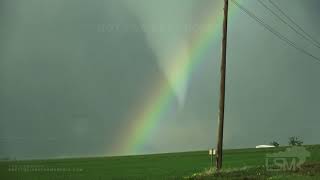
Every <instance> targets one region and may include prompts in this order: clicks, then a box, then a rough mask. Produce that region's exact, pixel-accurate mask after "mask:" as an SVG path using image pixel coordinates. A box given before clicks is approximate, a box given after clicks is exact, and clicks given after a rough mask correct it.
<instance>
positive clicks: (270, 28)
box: [231, 0, 320, 62]
mask: <svg viewBox="0 0 320 180" xmlns="http://www.w3.org/2000/svg"><path fill="white" fill-rule="evenodd" d="M231 2H233V3H234V4H235V5H236V6H237V7H238V8H239V9H240V10H242V11H243V12H244V13H246V14H247V15H248V16H250V17H251V18H252V19H254V20H255V21H256V22H258V23H259V24H260V25H262V26H263V27H264V28H265V29H267V30H268V31H270V32H271V33H272V34H274V35H275V36H277V37H278V38H279V39H281V40H282V41H284V42H285V43H287V44H288V45H290V46H291V47H293V48H295V49H296V50H298V51H299V52H301V53H303V54H306V55H308V56H310V57H312V58H313V59H314V60H316V61H318V62H320V58H318V57H316V56H314V55H313V54H311V53H309V52H308V51H306V50H304V49H302V48H300V47H299V46H297V45H296V44H295V43H294V42H293V41H290V40H289V39H288V38H286V37H285V36H284V35H282V34H281V33H279V32H278V31H277V30H275V29H274V28H272V27H271V26H269V25H268V24H266V23H265V22H264V21H263V20H262V19H260V18H258V17H257V16H256V15H255V14H254V13H252V12H250V11H249V10H248V9H247V8H245V7H243V6H242V5H240V4H239V3H238V2H237V1H236V0H231Z"/></svg>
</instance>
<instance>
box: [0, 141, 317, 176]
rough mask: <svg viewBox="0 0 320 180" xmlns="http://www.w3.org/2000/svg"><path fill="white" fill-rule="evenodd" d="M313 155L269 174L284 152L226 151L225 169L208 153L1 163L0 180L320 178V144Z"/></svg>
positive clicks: (261, 150) (274, 150)
mask: <svg viewBox="0 0 320 180" xmlns="http://www.w3.org/2000/svg"><path fill="white" fill-rule="evenodd" d="M305 147H306V149H307V150H308V151H309V152H310V153H311V156H310V157H309V158H308V159H307V162H306V163H305V164H304V165H303V168H302V170H299V171H295V172H270V171H266V168H265V161H266V154H267V153H272V152H277V151H284V150H285V147H281V148H271V149H238V150H226V151H224V169H223V170H222V171H221V172H219V173H216V172H214V171H213V170H211V169H210V165H211V162H210V157H209V155H208V152H207V151H199V152H184V153H169V154H157V155H141V156H121V157H99V158H78V159H57V160H34V161H8V162H5V161H3V162H0V179H3V180H11V179H12V180H14V179H23V180H24V179H26V180H38V179H39V180H58V179H59V180H60V179H63V180H73V179H74V180H84V179H88V180H105V179H106V180H108V179H119V180H124V179H236V178H238V179H320V145H312V146H305Z"/></svg>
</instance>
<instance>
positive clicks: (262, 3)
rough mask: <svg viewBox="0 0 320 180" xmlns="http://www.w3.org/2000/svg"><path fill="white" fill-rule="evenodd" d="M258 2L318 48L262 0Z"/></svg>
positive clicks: (317, 45) (319, 46)
mask: <svg viewBox="0 0 320 180" xmlns="http://www.w3.org/2000/svg"><path fill="white" fill-rule="evenodd" d="M258 2H259V3H260V4H261V5H262V6H263V7H265V8H266V9H267V10H268V11H270V12H271V13H272V14H273V15H275V16H276V17H277V18H278V19H280V20H281V21H282V22H283V23H284V24H286V25H287V26H288V27H289V28H290V29H292V30H293V31H294V32H296V33H297V34H299V35H300V36H301V37H302V38H304V39H305V40H307V41H309V42H310V43H312V44H313V45H315V46H316V47H318V48H320V45H319V44H317V43H315V42H313V41H312V40H310V39H309V38H308V37H306V35H304V34H302V33H301V32H299V31H298V30H297V29H296V28H295V27H293V26H292V25H290V24H289V23H288V22H287V21H286V20H284V19H283V18H282V17H280V16H279V15H278V14H277V13H276V12H274V11H273V10H272V9H271V8H269V7H268V6H267V5H266V4H265V3H264V2H263V1H262V0H258Z"/></svg>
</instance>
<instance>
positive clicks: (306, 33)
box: [269, 0, 320, 47]
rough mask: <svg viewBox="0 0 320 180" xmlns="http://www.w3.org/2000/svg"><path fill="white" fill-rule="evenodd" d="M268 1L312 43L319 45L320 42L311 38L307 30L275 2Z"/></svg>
mask: <svg viewBox="0 0 320 180" xmlns="http://www.w3.org/2000/svg"><path fill="white" fill-rule="evenodd" d="M269 2H270V3H271V4H272V5H273V6H274V7H275V8H276V9H277V10H278V11H279V12H280V13H281V14H282V15H283V16H285V17H286V18H287V19H288V20H289V21H290V22H291V23H292V24H294V25H295V26H296V27H298V28H299V30H300V31H302V32H303V33H304V34H305V35H306V36H307V37H308V38H309V39H310V40H312V41H313V42H314V43H316V44H317V45H318V46H317V47H319V46H320V43H319V42H318V41H317V40H316V39H315V38H313V37H312V36H311V35H310V34H309V33H308V32H306V31H305V30H304V29H303V28H302V27H301V26H300V25H299V24H298V23H296V22H295V21H294V20H293V19H292V18H290V16H289V15H288V14H287V13H285V12H284V11H283V10H282V9H281V8H280V7H279V6H278V5H277V4H276V3H275V2H273V1H272V0H269Z"/></svg>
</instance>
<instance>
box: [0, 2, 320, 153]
mask: <svg viewBox="0 0 320 180" xmlns="http://www.w3.org/2000/svg"><path fill="white" fill-rule="evenodd" d="M133 1H135V3H134V4H132V2H133ZM241 3H242V4H243V5H245V6H246V7H248V8H250V10H252V11H253V12H255V13H256V14H257V15H258V16H259V17H263V18H264V20H265V21H266V22H267V23H269V24H271V25H272V26H273V27H274V28H276V29H277V30H279V31H281V32H282V33H283V34H285V35H286V36H287V37H288V38H290V39H292V40H294V41H295V42H297V44H299V46H301V47H303V48H305V49H306V50H308V51H310V52H312V53H313V54H315V55H316V56H318V57H320V53H319V52H320V51H319V48H316V47H313V46H312V45H310V43H309V42H307V41H305V40H304V39H302V38H301V37H299V36H298V35H297V34H295V32H293V31H292V30H290V29H289V28H288V27H286V26H285V25H284V24H282V23H281V21H279V20H278V19H276V18H275V17H274V16H272V14H270V13H269V12H268V11H267V10H265V9H263V7H262V6H261V5H259V4H258V3H257V2H256V1H254V0H243V1H241ZM277 3H278V4H279V5H280V6H281V7H283V9H284V10H285V11H286V12H287V13H288V14H289V15H290V16H291V17H292V18H293V19H295V20H296V21H297V22H299V24H300V25H301V26H302V27H304V28H305V29H306V30H307V31H308V32H309V33H310V34H311V35H312V36H313V37H314V38H316V39H317V40H318V41H320V24H319V23H318V19H319V17H320V14H319V11H318V10H319V8H320V2H319V1H317V0H279V1H277ZM221 5H222V3H220V2H218V0H201V1H198V0H184V1H183V0H174V1H169V0H165V1H156V0H152V1H148V0H131V1H130V0H91V1H87V0H68V1H65V0H55V1H52V0H15V1H11V0H2V1H1V2H0V27H1V29H0V157H17V158H44V157H50V158H54V157H64V156H95V155H119V152H117V151H114V147H115V146H117V145H118V144H119V143H120V142H119V141H121V139H120V138H118V136H119V134H121V133H125V132H123V131H124V129H125V128H124V127H125V126H126V125H127V124H131V122H132V121H133V120H134V119H132V118H129V117H128V116H129V113H131V112H132V111H134V109H136V108H137V107H139V108H144V107H140V106H142V105H143V104H142V102H144V101H145V98H146V94H152V92H149V90H150V89H152V88H150V86H153V85H154V84H155V82H162V83H163V82H164V84H167V85H169V86H170V85H172V84H171V83H170V79H168V76H167V75H166V65H168V64H169V66H170V62H164V61H165V60H166V57H167V54H166V53H167V52H168V51H169V50H170V51H171V50H173V51H174V50H175V49H174V48H171V47H175V45H178V44H180V43H183V44H184V45H185V46H188V45H190V44H191V43H192V42H191V36H192V32H190V33H189V34H188V33H180V32H179V31H168V32H161V33H150V32H149V31H148V30H149V29H148V28H147V29H144V30H141V29H138V30H137V29H133V28H134V27H137V26H139V25H147V26H146V27H148V24H149V25H150V24H157V23H158V24H159V23H162V24H165V23H167V24H171V25H172V24H179V23H180V24H181V23H184V24H196V23H197V22H198V21H200V20H201V19H203V18H204V17H205V15H206V11H209V10H211V11H212V10H215V11H221V10H222V6H221ZM208 7H212V8H208ZM230 9H231V11H232V12H233V13H232V14H233V15H232V16H231V17H230V23H229V45H228V75H227V99H226V125H225V128H226V129H225V147H227V148H239V147H254V146H255V145H257V144H266V143H269V142H270V141H272V140H277V141H279V142H280V144H286V143H287V138H288V137H289V136H293V135H295V136H299V137H301V138H302V139H303V140H304V141H305V143H307V144H312V143H319V137H320V133H319V131H318V127H319V125H320V121H319V117H320V112H319V110H320V108H319V107H320V95H319V92H320V81H319V76H320V62H318V63H317V62H316V61H315V60H313V59H312V58H310V57H309V56H306V55H304V54H302V53H300V52H298V51H296V50H295V49H293V48H292V47H289V46H288V45H286V44H285V43H284V42H282V41H281V40H279V39H278V38H276V37H275V36H273V35H271V34H270V33H269V32H268V31H266V30H265V29H264V28H263V27H261V26H260V25H258V24H257V23H256V22H255V21H253V20H252V19H250V18H249V17H248V16H247V15H245V14H243V13H242V12H241V11H239V10H238V9H236V7H234V6H231V7H230ZM108 25H122V27H125V28H122V29H117V30H114V29H113V30H110V29H109V30H107V29H104V30H103V31H101V27H104V28H110V26H108ZM216 33H221V32H216ZM209 49H210V50H211V51H209V52H206V55H205V56H204V58H205V59H204V60H203V63H201V64H200V66H199V67H198V68H196V70H195V71H194V72H193V74H192V76H191V77H190V78H189V80H188V82H187V83H186V84H185V86H184V89H183V90H181V89H176V87H174V86H172V87H171V88H172V91H174V92H176V93H177V96H176V100H175V102H174V103H175V105H174V106H177V108H176V109H177V112H175V113H174V114H175V115H173V116H172V117H167V119H162V120H161V121H160V124H161V126H159V127H161V128H160V129H159V128H158V129H157V131H156V132H155V133H153V134H150V136H152V138H151V139H152V141H150V142H145V146H144V149H143V150H142V151H141V153H155V152H169V151H188V150H199V149H207V148H209V147H212V146H213V145H214V144H215V139H214V138H215V135H216V132H215V130H216V124H217V112H218V106H217V105H218V89H219V88H218V85H219V77H218V75H219V58H220V44H219V42H216V43H215V42H213V43H212V45H211V47H210V48H209ZM177 50H178V49H177ZM163 64H165V65H164V66H163ZM182 91H183V92H184V93H181V94H182V95H181V94H180V92H182ZM181 96H183V97H184V101H183V106H182V107H180V108H178V106H179V102H180V98H181Z"/></svg>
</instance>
